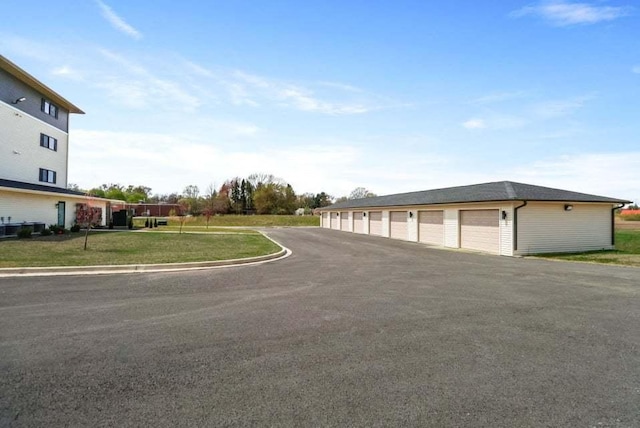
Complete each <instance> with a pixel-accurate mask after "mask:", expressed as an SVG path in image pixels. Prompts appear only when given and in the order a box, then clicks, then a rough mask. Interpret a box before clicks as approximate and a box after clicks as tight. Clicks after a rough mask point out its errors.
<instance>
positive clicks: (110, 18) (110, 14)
mask: <svg viewBox="0 0 640 428" xmlns="http://www.w3.org/2000/svg"><path fill="white" fill-rule="evenodd" d="M96 4H97V5H98V7H100V11H101V12H102V16H103V18H104V19H106V20H107V22H108V23H109V24H111V26H112V27H113V28H115V29H116V30H118V31H120V32H121V33H123V34H125V35H127V36H129V37H131V38H132V39H135V40H140V39H141V38H142V33H140V31H138V30H136V29H135V28H133V27H132V26H131V25H129V24H128V23H127V22H126V21H125V20H124V19H122V18H121V17H120V16H118V15H117V14H116V13H115V12H114V11H113V9H111V7H109V6H107V5H106V4H104V3H103V2H102V1H100V0H96Z"/></svg>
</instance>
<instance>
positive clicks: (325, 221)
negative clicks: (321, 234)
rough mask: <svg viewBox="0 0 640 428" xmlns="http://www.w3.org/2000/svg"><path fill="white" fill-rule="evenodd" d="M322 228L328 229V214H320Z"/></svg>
mask: <svg viewBox="0 0 640 428" xmlns="http://www.w3.org/2000/svg"><path fill="white" fill-rule="evenodd" d="M322 227H324V228H329V227H330V225H329V213H322Z"/></svg>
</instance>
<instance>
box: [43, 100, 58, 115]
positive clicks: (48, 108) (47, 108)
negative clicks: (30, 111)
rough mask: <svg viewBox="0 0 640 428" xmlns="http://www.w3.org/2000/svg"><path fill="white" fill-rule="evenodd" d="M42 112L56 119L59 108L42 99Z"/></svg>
mask: <svg viewBox="0 0 640 428" xmlns="http://www.w3.org/2000/svg"><path fill="white" fill-rule="evenodd" d="M40 110H42V111H43V112H45V113H46V114H48V115H49V116H53V117H55V118H56V119H57V118H58V107H57V106H56V105H55V104H52V103H51V101H49V100H45V99H44V98H43V99H42V104H41V105H40Z"/></svg>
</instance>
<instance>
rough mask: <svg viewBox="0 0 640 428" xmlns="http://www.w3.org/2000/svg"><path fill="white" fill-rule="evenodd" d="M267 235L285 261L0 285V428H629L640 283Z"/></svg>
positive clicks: (391, 245) (620, 272)
mask: <svg viewBox="0 0 640 428" xmlns="http://www.w3.org/2000/svg"><path fill="white" fill-rule="evenodd" d="M269 234H270V235H271V236H272V237H274V238H275V239H277V240H279V241H280V242H282V243H283V244H284V245H286V246H288V247H289V248H291V249H292V250H293V252H294V254H293V255H292V256H291V257H289V258H288V259H285V260H283V261H279V262H275V263H270V264H266V265H261V266H248V267H240V268H231V269H221V270H209V271H196V272H189V273H162V274H133V275H114V276H100V277H80V276H78V277H58V278H19V279H6V278H4V279H0V426H14V425H15V426H69V425H73V426H98V425H112V426H140V425H147V426H189V425H191V426H213V425H244V426H247V425H258V426H264V425H287V426H332V425H333V426H347V425H354V426H407V425H408V426H411V425H413V426H470V427H478V426H491V427H496V426H504V427H516V426H536V427H540V426H583V427H591V426H596V427H600V426H614V427H630V426H640V269H636V268H622V267H620V268H618V267H607V266H598V265H589V264H573V263H559V262H551V261H544V260H534V259H513V258H505V257H497V256H486V255H479V254H470V253H463V252H454V251H443V250H436V249H429V248H426V247H423V246H421V245H418V244H412V243H406V242H397V241H391V240H388V239H382V238H374V237H369V236H358V235H352V234H345V233H340V232H335V231H328V230H316V229H298V230H293V229H279V230H273V231H270V232H269Z"/></svg>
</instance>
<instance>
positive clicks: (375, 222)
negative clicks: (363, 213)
mask: <svg viewBox="0 0 640 428" xmlns="http://www.w3.org/2000/svg"><path fill="white" fill-rule="evenodd" d="M369 234H371V235H378V236H382V211H372V212H370V213H369Z"/></svg>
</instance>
